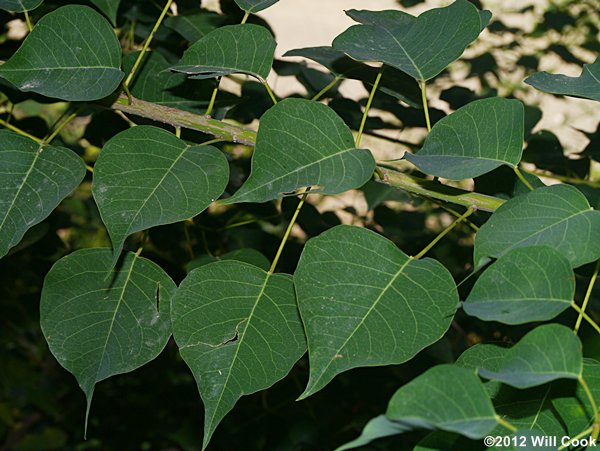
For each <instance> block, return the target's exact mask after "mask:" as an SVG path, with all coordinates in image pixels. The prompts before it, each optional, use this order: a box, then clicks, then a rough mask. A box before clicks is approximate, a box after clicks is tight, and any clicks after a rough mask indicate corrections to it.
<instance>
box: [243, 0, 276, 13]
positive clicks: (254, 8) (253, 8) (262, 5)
mask: <svg viewBox="0 0 600 451" xmlns="http://www.w3.org/2000/svg"><path fill="white" fill-rule="evenodd" d="M278 1H279V0H235V2H236V3H237V5H238V6H239V7H240V8H242V9H243V10H244V11H247V12H249V13H253V14H256V13H257V12H259V11H262V10H263V9H267V8H268V7H269V6H272V5H274V4H275V3H277V2H278Z"/></svg>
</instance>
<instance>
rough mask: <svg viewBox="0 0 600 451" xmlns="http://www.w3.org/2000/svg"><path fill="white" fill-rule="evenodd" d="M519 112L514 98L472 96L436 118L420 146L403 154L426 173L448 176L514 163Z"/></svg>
mask: <svg viewBox="0 0 600 451" xmlns="http://www.w3.org/2000/svg"><path fill="white" fill-rule="evenodd" d="M523 114H524V110H523V104H522V103H521V102H519V101H518V100H508V99H502V98H500V97H494V98H490V99H482V100H476V101H474V102H471V103H469V104H467V105H466V106H464V107H462V108H460V109H459V110H457V111H456V112H454V113H453V114H451V115H449V116H446V117H445V118H443V119H441V120H440V121H439V122H437V123H436V124H435V125H434V126H433V129H432V130H431V133H430V134H429V135H428V136H427V140H426V141H425V144H424V145H423V148H422V149H421V150H419V152H418V153H417V154H410V153H406V154H405V157H406V159H407V160H408V161H410V162H411V163H414V164H415V165H416V166H417V167H418V168H419V169H420V170H421V171H423V172H425V173H426V174H430V175H435V176H437V177H443V178H447V179H451V180H462V179H467V178H471V177H477V176H480V175H482V174H485V173H486V172H490V171H491V170H493V169H496V168H497V167H498V166H501V165H503V164H505V165H508V166H511V167H515V166H516V165H517V164H519V161H520V160H521V154H522V150H523V123H524V122H523V121H524V119H523Z"/></svg>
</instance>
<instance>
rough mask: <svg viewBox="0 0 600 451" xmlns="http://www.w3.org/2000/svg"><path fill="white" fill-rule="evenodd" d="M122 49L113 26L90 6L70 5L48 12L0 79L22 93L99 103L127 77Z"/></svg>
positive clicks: (0, 70) (1, 71) (2, 70)
mask: <svg viewBox="0 0 600 451" xmlns="http://www.w3.org/2000/svg"><path fill="white" fill-rule="evenodd" d="M120 67H121V46H120V44H119V41H118V40H117V36H116V35H115V32H114V31H113V29H112V27H111V26H110V24H109V23H108V22H107V21H106V19H105V18H104V17H102V16H101V15H100V14H99V13H97V12H96V11H94V10H93V9H92V8H90V7H89V6H80V5H67V6H63V7H61V8H58V9H57V10H56V11H53V12H51V13H49V14H46V15H45V16H44V17H42V19H41V20H40V21H39V22H38V23H37V24H36V26H35V27H34V29H33V31H32V32H31V33H30V34H29V36H27V38H26V39H25V41H24V42H23V44H22V45H21V47H20V48H19V50H17V51H16V52H15V53H14V54H13V56H12V57H11V58H10V59H9V60H8V61H7V62H6V63H4V64H3V65H2V66H0V77H3V78H6V79H7V80H8V81H10V82H11V83H12V84H14V85H15V86H17V87H18V88H19V89H20V90H21V91H33V92H36V93H38V94H42V95H45V96H48V97H56V98H59V99H63V100H97V99H101V98H103V97H106V96H107V95H109V94H111V93H112V92H113V91H114V90H115V89H117V87H118V86H119V83H120V82H121V80H122V79H123V76H124V75H125V74H124V73H123V72H122V71H121V69H120Z"/></svg>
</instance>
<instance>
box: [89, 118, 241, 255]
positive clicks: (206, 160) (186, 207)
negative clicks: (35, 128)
mask: <svg viewBox="0 0 600 451" xmlns="http://www.w3.org/2000/svg"><path fill="white" fill-rule="evenodd" d="M228 178H229V166H228V163H227V159H226V158H225V156H224V155H223V154H222V153H221V151H220V150H219V149H217V148H215V147H212V146H191V145H187V144H186V143H185V142H184V141H182V140H180V139H179V138H177V137H176V136H175V135H173V134H172V133H169V132H167V131H166V130H163V129H160V128H157V127H152V126H144V125H140V126H137V127H133V128H130V129H128V130H125V131H124V132H121V133H119V134H118V135H116V136H115V137H114V138H112V139H111V140H110V141H108V142H107V143H106V144H105V146H104V148H103V149H102V153H101V154H100V157H99V158H98V161H97V162H96V165H95V166H94V183H93V187H92V191H93V193H94V199H95V200H96V203H97V204H98V209H99V210H100V214H101V216H102V221H103V222H104V224H105V225H106V228H107V229H108V233H109V235H110V238H111V241H112V243H113V249H114V252H115V258H116V257H118V255H119V254H120V252H121V249H122V248H123V243H124V242H125V238H127V236H129V235H130V234H132V233H134V232H139V231H141V230H145V229H147V228H150V227H154V226H157V225H161V224H170V223H174V222H178V221H183V220H185V219H188V218H191V217H193V216H196V215H198V214H200V213H201V212H202V211H203V210H204V209H206V208H207V207H208V206H209V205H210V204H211V203H212V202H214V201H215V200H216V199H217V198H218V197H219V196H220V195H221V194H222V193H223V191H224V190H225V186H226V185H227V181H228Z"/></svg>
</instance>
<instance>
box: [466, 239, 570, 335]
mask: <svg viewBox="0 0 600 451" xmlns="http://www.w3.org/2000/svg"><path fill="white" fill-rule="evenodd" d="M574 295H575V275H574V274H573V269H572V268H571V263H570V262H569V260H567V259H566V258H565V257H563V256H562V255H561V254H560V253H559V252H558V251H556V250H554V249H552V248H550V247H546V246H534V247H521V248H516V249H513V250H511V251H510V252H508V253H506V254H504V255H503V256H502V257H500V258H499V259H498V260H497V261H496V262H495V263H494V264H492V265H491V266H490V267H489V268H488V269H486V271H485V272H484V273H483V274H482V275H481V277H480V278H479V279H478V280H477V282H476V283H475V286H474V287H473V289H472V290H471V293H470V294H469V297H468V298H467V300H466V301H465V303H464V304H463V309H464V310H465V312H466V313H467V314H468V315H471V316H476V317H477V318H480V319H482V320H484V321H499V322H501V323H505V324H523V323H528V322H533V321H547V320H550V319H552V318H554V317H555V316H557V315H558V314H559V313H561V312H563V311H565V310H566V309H568V308H569V307H570V306H571V302H572V300H573V296H574Z"/></svg>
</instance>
